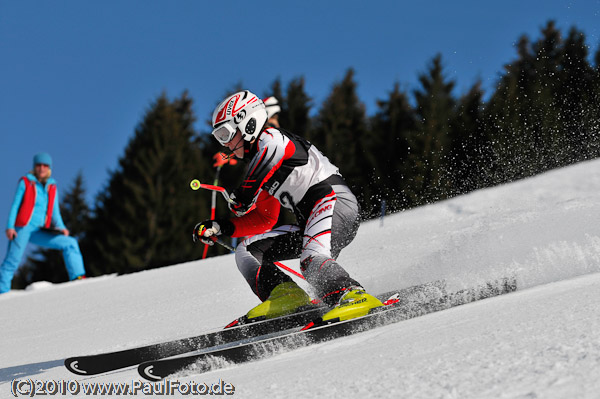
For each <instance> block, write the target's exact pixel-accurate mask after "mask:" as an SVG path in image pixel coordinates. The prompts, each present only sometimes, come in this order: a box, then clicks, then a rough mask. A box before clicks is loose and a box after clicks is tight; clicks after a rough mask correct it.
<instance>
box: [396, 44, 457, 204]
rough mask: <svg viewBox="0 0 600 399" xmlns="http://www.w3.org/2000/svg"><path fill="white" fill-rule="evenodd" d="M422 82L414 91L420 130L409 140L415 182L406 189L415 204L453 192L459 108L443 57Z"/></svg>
mask: <svg viewBox="0 0 600 399" xmlns="http://www.w3.org/2000/svg"><path fill="white" fill-rule="evenodd" d="M419 82H420V83H421V86H422V87H421V89H419V90H415V91H414V95H415V99H416V113H417V116H418V122H417V129H416V131H415V132H414V133H413V134H412V135H411V137H410V138H409V143H410V154H409V156H408V162H409V168H411V169H410V175H412V180H409V181H408V182H407V185H406V187H405V192H406V193H407V195H408V197H409V200H410V201H411V203H412V204H415V205H420V204H423V203H429V202H434V201H438V200H441V199H444V198H446V197H447V196H448V195H449V193H450V192H451V182H450V181H449V179H448V175H447V173H446V168H447V167H448V165H449V161H448V156H449V150H450V145H451V142H452V137H451V126H450V124H451V121H452V119H453V116H454V107H455V100H454V98H453V97H452V89H453V88H454V82H452V81H450V82H447V81H446V79H445V77H444V75H443V67H442V58H441V55H437V56H435V57H434V58H433V60H432V62H431V64H430V66H429V68H428V71H427V72H426V73H423V74H421V75H420V76H419Z"/></svg>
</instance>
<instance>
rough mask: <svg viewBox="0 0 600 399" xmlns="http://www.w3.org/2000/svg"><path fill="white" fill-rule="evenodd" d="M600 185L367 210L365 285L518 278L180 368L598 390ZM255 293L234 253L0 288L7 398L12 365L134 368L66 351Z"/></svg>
mask: <svg viewBox="0 0 600 399" xmlns="http://www.w3.org/2000/svg"><path fill="white" fill-rule="evenodd" d="M599 192H600V160H594V161H589V162H584V163H580V164H577V165H573V166H571V167H568V168H564V169H560V170H555V171H552V172H549V173H546V174H544V175H540V176H537V177H534V178H530V179H526V180H522V181H518V182H515V183H511V184H507V185H504V186H500V187H495V188H491V189H486V190H481V191H478V192H474V193H471V194H469V195H465V196H461V197H457V198H454V199H451V200H448V201H444V202H441V203H437V204H434V205H430V206H426V207H421V208H418V209H414V210H411V211H407V212H402V213H398V214H395V215H392V216H388V217H387V218H386V219H385V221H384V223H383V226H381V224H380V221H371V222H368V223H364V224H363V225H362V226H361V229H360V230H359V234H358V236H357V238H356V240H355V241H354V242H353V243H352V244H351V245H350V246H349V247H348V248H346V249H345V250H344V251H343V252H342V255H341V256H340V259H339V260H340V262H341V264H342V265H344V267H345V268H346V269H347V270H348V271H349V272H350V273H351V274H352V275H353V276H354V277H355V278H357V279H358V280H359V281H360V282H361V283H362V284H363V285H364V286H365V288H367V290H369V291H370V292H373V293H380V292H385V291H390V290H393V289H399V288H404V287H409V286H412V285H415V284H421V283H426V282H432V281H436V280H440V279H445V280H446V283H447V288H448V289H449V290H450V291H453V290H460V289H464V288H469V287H474V286H477V285H478V284H482V283H485V282H486V281H490V280H495V279H499V278H503V277H509V276H513V277H515V278H516V281H517V284H518V290H517V292H514V293H511V294H507V295H503V296H500V297H494V298H490V299H486V300H482V301H478V302H475V303H471V304H467V305H464V306H459V307H455V308H452V309H449V310H444V311H440V312H436V313H432V314H428V315H426V316H422V317H418V318H415V319H410V320H407V321H403V322H400V323H397V324H393V325H390V326H386V327H381V328H377V329H375V330H372V331H368V332H364V333H360V334H356V335H354V336H351V337H346V338H342V339H337V340H334V341H331V342H327V343H323V344H319V345H315V346H311V347H307V348H303V349H300V350H294V351H290V352H286V353H283V354H280V355H277V356H275V357H271V358H268V359H263V360H259V361H256V362H252V363H247V364H244V365H238V366H230V367H228V368H225V369H222V370H216V371H211V372H209V373H206V374H194V373H193V371H189V370H188V371H186V372H183V373H181V374H179V375H176V376H171V377H170V379H177V380H179V381H180V382H189V381H193V382H195V383H198V384H200V383H207V384H209V385H210V384H213V383H216V382H218V381H219V380H223V381H225V382H227V383H230V384H233V386H235V394H234V397H240V398H296V397H343V398H358V397H372V398H383V397H394V398H599V397H600V301H599V300H598V299H599V298H600V202H599V201H598V193H599ZM203 216H205V215H198V219H201V218H202V217H203ZM193 222H194V221H193V220H191V221H190V223H193ZM285 263H286V264H288V265H289V266H292V267H294V268H296V269H297V268H298V264H297V262H293V261H288V262H285ZM257 303H258V301H257V299H256V298H255V297H254V296H253V294H252V293H251V292H250V290H249V289H248V288H247V286H246V283H245V282H244V280H243V278H242V277H241V275H240V274H239V273H238V271H237V268H236V266H235V263H234V259H233V256H232V255H227V256H222V257H218V258H211V259H208V260H204V261H195V262H189V263H185V264H180V265H175V266H171V267H165V268H162V269H157V270H152V271H146V272H141V273H137V274H131V275H125V276H119V277H117V276H103V277H98V278H91V279H87V280H85V281H81V282H70V283H64V284H57V285H52V284H49V283H36V284H34V285H32V286H31V287H29V289H28V290H26V291H12V292H10V293H8V294H5V295H2V296H0V321H1V323H2V324H1V326H0V331H1V333H0V334H1V335H0V337H1V339H0V398H8V397H11V394H10V389H11V385H12V381H13V380H14V379H24V378H31V379H34V380H43V381H47V380H67V381H69V380H77V381H79V382H125V383H133V382H134V381H139V380H140V377H139V376H138V374H137V371H136V369H135V368H128V369H125V370H120V371H116V372H111V373H107V374H103V375H100V376H94V377H79V376H75V375H73V374H70V373H69V372H68V371H67V370H66V369H65V368H64V367H63V361H64V359H65V358H66V357H69V356H74V355H80V354H92V353H100V352H105V351H112V350H117V349H125V348H128V347H132V346H136V345H141V344H149V343H153V342H158V341H161V340H167V339H172V338H178V337H179V338H181V337H187V336H192V335H196V334H198V333H200V332H203V331H209V330H214V329H216V328H219V327H221V326H223V325H225V324H226V323H228V322H229V321H231V320H232V319H233V318H235V317H237V316H239V315H241V314H243V313H245V312H246V311H247V310H248V309H249V308H251V307H252V306H254V305H255V304H257ZM141 396H143V395H140V397H141Z"/></svg>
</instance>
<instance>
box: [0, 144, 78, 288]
mask: <svg viewBox="0 0 600 399" xmlns="http://www.w3.org/2000/svg"><path fill="white" fill-rule="evenodd" d="M51 174H52V158H51V157H50V155H49V154H47V153H40V154H37V155H36V156H35V157H34V158H33V171H32V172H29V173H27V174H26V175H25V176H23V177H21V179H20V180H19V184H18V185H17V193H16V195H15V198H14V200H13V204H12V207H11V208H10V213H9V215H8V223H7V226H6V237H7V238H8V240H9V241H8V251H7V253H6V258H5V259H4V262H2V265H0V294H2V293H5V292H8V291H10V288H11V282H12V279H13V276H14V274H15V271H16V270H17V268H18V267H19V263H20V262H21V258H22V257H23V253H24V252H25V247H26V246H27V243H29V242H32V243H34V244H36V245H40V246H42V247H47V248H52V249H58V250H61V251H62V253H63V257H64V260H65V264H66V267H67V272H68V273H69V278H70V279H71V280H75V279H78V278H85V269H84V267H83V258H82V257H81V252H80V250H79V244H78V243H77V240H76V239H74V238H73V237H69V230H67V228H66V227H65V224H64V222H63V220H62V217H61V215H60V208H59V205H58V190H57V189H56V181H55V180H54V179H53V178H52V177H50V175H51Z"/></svg>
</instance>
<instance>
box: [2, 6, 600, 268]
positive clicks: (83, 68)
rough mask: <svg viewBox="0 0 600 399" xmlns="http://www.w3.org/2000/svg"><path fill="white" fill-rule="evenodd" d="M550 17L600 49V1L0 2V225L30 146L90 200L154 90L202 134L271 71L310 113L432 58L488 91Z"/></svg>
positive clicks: (413, 73) (463, 85)
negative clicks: (228, 102) (192, 117)
mask: <svg viewBox="0 0 600 399" xmlns="http://www.w3.org/2000/svg"><path fill="white" fill-rule="evenodd" d="M550 19H554V20H555V21H556V23H557V25H558V27H559V29H561V31H562V32H563V33H565V34H566V32H567V30H568V29H569V28H570V27H571V26H576V27H577V28H578V29H580V30H582V31H583V32H584V33H585V34H586V38H587V44H588V45H589V46H590V53H591V54H593V53H595V52H596V51H597V49H598V45H599V44H600V30H599V29H600V28H599V27H600V0H587V1H581V0H573V1H566V0H562V1H557V0H547V1H539V0H535V1H523V0H507V1H503V2H499V1H498V2H484V1H472V0H469V1H454V2H449V1H423V2H406V1H376V0H373V1H370V2H365V1H353V0H345V1H338V0H330V1H323V0H321V1H313V0H307V1H303V2H284V1H256V2H249V1H245V2H242V1H235V0H232V1H228V2H217V1H210V2H208V1H202V0H169V1H166V0H163V1H157V0H126V1H115V0H104V1H101V2H92V1H81V0H61V1H30V0H0V52H1V53H0V54H1V62H0V80H1V85H0V131H1V133H0V137H1V138H0V140H1V145H0V155H1V157H0V160H1V162H2V167H1V168H0V184H1V185H2V188H3V189H2V195H0V223H1V225H2V226H3V229H4V226H5V225H6V219H7V216H8V210H9V207H10V203H11V202H12V198H13V195H14V191H15V187H16V183H17V179H18V178H19V176H21V175H23V174H24V173H25V172H27V171H28V170H30V169H31V159H32V157H33V155H34V154H35V153H36V152H40V151H46V152H49V153H50V154H51V155H52V156H53V158H54V168H53V176H54V177H55V178H56V179H57V180H58V182H59V189H60V190H61V191H63V192H64V191H65V190H66V189H67V188H68V187H69V186H71V185H72V182H73V179H74V177H75V175H76V174H77V173H78V172H79V171H82V172H83V175H84V178H85V182H86V188H87V190H88V200H89V202H90V204H91V203H92V200H93V198H94V197H95V195H96V194H97V193H98V192H99V191H100V190H101V189H102V188H103V187H104V185H105V184H106V183H107V181H108V177H109V171H110V170H114V169H115V168H116V167H117V161H118V159H119V157H120V156H121V155H122V154H123V152H124V149H125V146H126V144H127V142H128V140H129V139H130V138H131V137H132V135H133V132H134V129H135V127H136V125H137V124H138V123H139V122H140V121H141V119H142V117H143V116H144V113H145V112H146V110H147V109H148V107H149V106H150V104H151V103H152V102H153V101H154V100H155V99H156V98H157V97H158V96H159V95H160V94H161V93H163V92H165V93H167V95H168V96H169V97H171V98H173V97H175V96H179V95H181V93H182V92H183V91H184V90H188V91H189V94H190V96H191V97H192V98H193V99H194V101H195V106H194V110H195V112H196V115H197V117H198V122H197V126H198V128H200V127H202V128H203V129H204V128H205V127H204V123H205V121H206V120H207V119H208V118H209V117H210V115H211V114H212V110H213V108H214V106H215V105H216V104H217V103H218V102H219V101H220V100H222V98H221V97H222V96H223V95H224V94H225V92H226V91H227V90H229V89H230V88H231V87H233V86H234V85H236V84H237V83H240V82H241V83H242V84H243V85H244V86H245V87H247V88H248V89H250V90H252V91H254V92H256V93H257V94H259V95H264V94H266V92H267V90H268V88H269V87H270V85H271V84H272V83H273V81H274V80H275V79H276V78H280V79H281V81H282V83H283V84H284V87H285V86H287V84H288V83H289V82H290V81H291V80H292V79H294V78H297V77H304V79H305V82H306V86H305V89H306V92H307V94H308V95H309V96H311V97H312V98H313V104H314V108H313V110H317V109H318V108H319V106H320V104H321V103H322V101H323V100H324V99H325V98H326V97H327V95H328V94H329V93H330V91H331V88H332V86H333V85H334V84H335V83H336V82H339V81H340V80H341V79H342V78H343V76H344V74H345V73H346V71H347V70H348V68H350V67H352V68H354V70H355V79H356V81H357V83H358V93H359V96H360V98H361V100H362V101H363V102H364V103H365V105H366V107H367V112H368V113H369V115H372V114H373V113H374V111H375V104H376V101H377V100H378V99H385V98H386V97H387V95H388V93H389V92H390V91H391V90H392V88H393V85H394V84H395V83H396V82H398V83H400V85H401V87H402V88H403V89H405V90H407V91H408V92H411V91H412V90H414V89H416V88H418V81H417V77H418V74H419V73H421V72H424V71H425V70H426V68H427V65H428V63H429V62H430V61H431V59H432V58H433V57H434V56H435V55H436V54H437V53H441V54H442V60H443V63H444V66H445V73H446V76H447V77H448V78H449V79H452V80H454V81H455V82H456V94H457V95H459V94H461V93H464V92H466V91H467V90H468V89H469V88H470V87H471V86H472V85H473V84H474V83H475V82H476V81H477V80H478V79H480V80H481V81H482V83H483V87H484V89H486V91H487V92H488V93H489V92H490V91H491V90H492V88H493V87H494V84H495V83H496V81H497V78H498V76H499V74H500V73H501V72H502V68H503V65H504V64H506V63H508V62H510V61H511V60H513V59H514V58H515V54H516V52H515V49H514V44H515V43H516V41H517V40H518V38H519V37H520V36H521V35H523V34H526V35H528V36H529V37H530V38H531V39H532V40H534V39H537V38H538V37H539V35H540V33H539V32H540V29H541V28H542V27H543V26H544V25H545V24H546V22H547V21H548V20H550ZM207 162H210V160H207ZM203 216H205V212H201V214H199V215H190V225H193V223H194V222H195V221H197V220H196V219H199V218H200V217H203ZM182 228H183V229H186V228H189V226H182ZM2 237H4V235H2ZM2 240H3V243H2V242H0V258H2V259H3V258H4V254H5V251H6V239H5V238H2Z"/></svg>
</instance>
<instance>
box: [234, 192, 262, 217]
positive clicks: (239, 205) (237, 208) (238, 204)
mask: <svg viewBox="0 0 600 399" xmlns="http://www.w3.org/2000/svg"><path fill="white" fill-rule="evenodd" d="M236 191H237V190H236ZM231 199H232V201H233V202H229V203H227V205H228V206H229V209H230V210H231V212H233V213H235V216H243V215H245V214H247V213H248V212H250V211H251V210H252V208H254V202H256V198H255V199H254V200H252V201H251V202H250V203H249V204H245V203H244V202H242V201H241V200H238V196H237V195H236V192H235V191H234V192H233V193H231Z"/></svg>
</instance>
